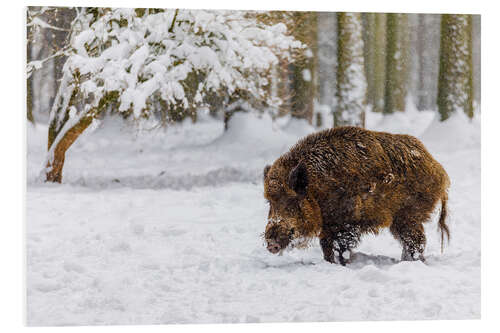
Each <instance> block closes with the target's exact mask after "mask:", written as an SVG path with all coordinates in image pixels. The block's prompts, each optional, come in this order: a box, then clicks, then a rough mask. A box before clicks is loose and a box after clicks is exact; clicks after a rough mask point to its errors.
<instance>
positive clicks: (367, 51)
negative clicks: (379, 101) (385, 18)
mask: <svg viewBox="0 0 500 333" xmlns="http://www.w3.org/2000/svg"><path fill="white" fill-rule="evenodd" d="M375 15H376V14H375V13H363V14H361V18H362V21H363V51H364V52H363V53H364V58H365V59H364V62H365V76H366V102H367V104H370V105H371V106H372V107H373V105H374V100H375V97H374V94H375V86H374V84H375V82H374V72H375V54H376V53H377V48H376V47H375Z"/></svg>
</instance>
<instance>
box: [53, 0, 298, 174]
mask: <svg viewBox="0 0 500 333" xmlns="http://www.w3.org/2000/svg"><path fill="white" fill-rule="evenodd" d="M256 17H257V14H256V13H253V12H242V11H207V10H167V9H165V10H163V9H111V8H80V9H78V14H77V17H76V18H75V20H74V22H73V24H72V27H71V35H70V39H69V40H70V45H69V51H68V57H67V61H66V63H65V64H64V67H63V76H62V79H61V82H60V85H59V89H58V92H57V96H56V98H55V101H54V104H53V106H52V109H51V111H50V122H49V130H48V154H47V159H46V169H45V177H46V180H47V181H51V182H61V180H62V169H63V165H64V158H65V153H66V151H67V150H68V148H69V147H70V146H71V145H72V144H73V143H74V142H75V140H76V139H77V138H78V137H79V136H80V135H81V134H82V133H83V132H84V131H85V130H86V129H87V128H88V127H89V126H90V125H91V124H92V123H93V122H94V120H95V119H97V118H98V117H99V116H100V115H101V114H103V112H104V111H105V110H107V109H110V108H112V109H113V110H115V111H116V112H119V113H121V114H126V115H127V116H131V117H134V118H142V117H146V118H147V117H150V116H151V115H152V113H153V112H154V108H155V106H157V105H160V106H161V107H162V108H163V109H174V110H181V111H182V112H188V113H189V112H191V113H192V112H195V110H196V109H197V108H198V107H201V106H206V105H207V104H209V103H210V102H211V101H212V100H213V98H214V95H221V94H222V95H225V96H232V95H237V96H246V97H248V96H250V97H251V98H254V99H257V100H259V101H263V102H265V103H267V104H268V105H271V106H273V105H279V103H280V100H279V99H277V98H275V97H272V96H271V95H270V94H269V89H267V87H268V85H269V81H270V69H271V67H272V66H273V65H276V64H277V63H278V61H279V59H280V58H288V59H290V60H291V59H292V51H294V50H297V49H301V48H303V44H302V43H300V42H299V41H297V40H295V39H294V38H293V37H292V36H290V35H289V34H288V33H287V29H286V26H285V25H284V24H272V25H271V24H265V23H264V22H262V21H260V20H257V19H256Z"/></svg>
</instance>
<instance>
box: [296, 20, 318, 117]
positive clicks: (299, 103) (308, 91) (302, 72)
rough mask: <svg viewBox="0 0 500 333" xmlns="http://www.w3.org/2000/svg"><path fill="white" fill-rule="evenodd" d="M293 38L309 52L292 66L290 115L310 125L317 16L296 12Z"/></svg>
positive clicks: (314, 88)
mask: <svg viewBox="0 0 500 333" xmlns="http://www.w3.org/2000/svg"><path fill="white" fill-rule="evenodd" d="M296 16H297V27H296V30H295V34H294V35H295V37H296V38H297V39H299V40H300V41H301V42H303V43H305V44H306V45H307V46H308V47H309V50H308V51H307V52H306V54H305V56H304V57H303V58H301V59H298V60H297V61H296V62H295V63H294V64H293V65H292V68H293V81H292V90H293V92H292V96H291V97H292V98H291V108H292V109H291V111H292V112H291V114H292V116H294V117H297V118H303V119H307V121H309V123H312V118H313V113H314V98H315V97H316V84H315V81H316V67H317V50H318V45H317V43H318V40H317V38H318V37H317V24H318V14H317V13H315V12H300V13H299V12H297V13H296Z"/></svg>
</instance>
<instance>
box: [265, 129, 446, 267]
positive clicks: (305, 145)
mask: <svg viewBox="0 0 500 333" xmlns="http://www.w3.org/2000/svg"><path fill="white" fill-rule="evenodd" d="M449 184H450V181H449V178H448V175H447V173H446V171H445V170H444V169H443V167H442V166H441V164H439V163H438V162H437V161H436V160H435V159H434V158H433V157H432V156H431V154H430V153H429V152H428V151H427V149H426V148H425V147H424V146H423V144H422V143H421V142H420V141H419V140H418V139H416V138H414V137H412V136H409V135H396V134H389V133H384V132H374V131H368V130H365V129H362V128H357V127H339V128H335V129H329V130H324V131H321V132H318V133H315V134H312V135H309V136H307V137H305V138H303V139H301V140H300V141H299V142H298V143H297V144H296V145H295V146H294V147H292V148H291V149H290V151H289V152H287V153H285V154H284V155H282V156H281V157H280V158H278V159H277V160H276V161H275V162H274V163H273V165H272V166H271V167H266V169H265V170H264V196H265V197H266V199H267V200H268V201H269V203H270V211H269V221H270V223H269V224H268V226H267V227H266V232H265V238H266V240H267V241H268V244H269V243H273V244H278V246H279V247H280V248H285V247H287V246H288V245H289V244H290V243H291V242H292V241H293V240H294V239H297V238H303V239H312V238H314V237H319V238H320V244H321V247H322V249H323V254H324V257H325V260H328V261H330V262H335V261H336V260H337V259H338V261H340V263H341V264H345V262H346V260H345V258H343V256H342V254H343V253H345V252H346V251H350V250H351V249H352V248H354V247H355V246H357V244H358V243H359V240H360V237H361V235H362V234H365V233H374V234H377V233H378V232H379V231H380V229H383V228H389V230H390V231H391V233H392V234H393V236H394V237H395V238H396V239H397V240H399V241H400V242H401V244H402V246H403V254H402V259H403V260H415V259H421V260H424V257H423V251H424V248H425V243H426V240H425V233H424V229H423V225H422V224H423V223H424V222H426V221H428V220H429V218H430V215H431V213H432V211H433V210H434V208H435V207H436V204H437V203H438V202H439V201H441V214H440V218H439V224H438V225H439V229H440V231H441V240H442V243H443V241H444V236H445V235H446V236H447V238H448V239H449V229H448V226H447V225H446V222H445V220H446V216H447V189H448V187H449ZM291 231H293V232H291ZM337 257H338V258H337Z"/></svg>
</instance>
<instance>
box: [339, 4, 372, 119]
mask: <svg viewBox="0 0 500 333" xmlns="http://www.w3.org/2000/svg"><path fill="white" fill-rule="evenodd" d="M337 24H338V28H337V29H338V30H337V31H338V39H337V43H338V45H337V106H336V109H335V112H334V126H335V127H337V126H345V125H351V126H359V127H364V126H365V103H366V77H365V72H364V59H363V37H362V33H361V30H362V23H361V14H359V13H338V14H337Z"/></svg>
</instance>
